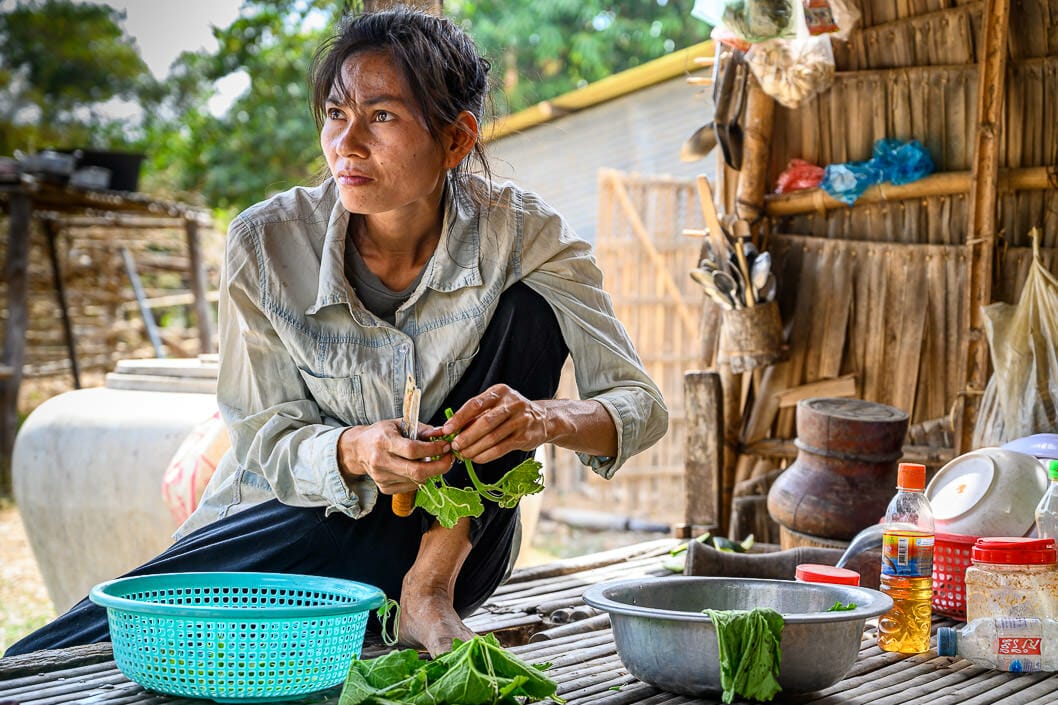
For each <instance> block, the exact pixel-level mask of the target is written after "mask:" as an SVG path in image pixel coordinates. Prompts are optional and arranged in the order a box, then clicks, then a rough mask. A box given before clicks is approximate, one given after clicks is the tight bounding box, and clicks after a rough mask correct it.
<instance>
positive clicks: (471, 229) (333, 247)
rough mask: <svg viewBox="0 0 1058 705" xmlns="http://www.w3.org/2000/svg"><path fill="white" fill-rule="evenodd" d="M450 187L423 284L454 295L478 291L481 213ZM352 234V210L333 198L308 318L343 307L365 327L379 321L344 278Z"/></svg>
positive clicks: (330, 185) (331, 185)
mask: <svg viewBox="0 0 1058 705" xmlns="http://www.w3.org/2000/svg"><path fill="white" fill-rule="evenodd" d="M328 191H329V193H331V194H332V195H336V194H334V182H333V180H330V181H329V182H328ZM453 191H454V190H453V189H452V188H451V184H449V185H448V187H447V188H445V213H444V222H443V225H442V228H441V239H440V240H439V241H438V243H437V248H436V249H435V250H434V253H433V256H432V257H430V260H429V261H428V262H427V263H426V271H425V272H423V277H422V282H423V285H424V286H428V287H430V288H431V289H434V290H435V291H444V292H452V291H457V290H459V289H462V288H464V287H468V286H480V285H481V283H482V278H481V261H480V259H481V258H480V254H481V249H480V240H479V237H480V236H479V232H478V209H477V207H476V206H475V204H474V203H473V202H472V201H471V200H470V199H469V198H467V197H465V196H462V197H461V196H460V195H459V194H457V193H454V192H453ZM348 229H349V211H347V210H345V207H344V206H343V205H342V201H341V199H340V198H337V197H336V198H335V200H334V207H333V208H331V215H330V219H329V220H328V222H327V234H326V236H325V237H324V240H323V250H322V252H321V253H320V281H319V285H318V286H317V289H316V301H315V303H313V304H312V306H310V307H309V308H308V310H306V311H305V313H306V315H313V314H316V313H319V311H320V309H322V308H324V307H325V306H333V305H335V304H345V305H346V306H348V307H349V313H350V314H352V316H353V318H355V319H356V321H357V322H358V323H360V324H361V325H377V321H375V319H374V318H373V317H372V316H371V314H370V313H369V312H368V311H367V310H366V309H365V308H364V307H363V304H361V303H360V302H359V300H358V299H357V298H356V297H355V296H353V295H352V287H350V285H349V281H348V280H347V279H346V277H345V243H346V233H347V232H348ZM422 289H423V286H420V287H419V288H418V289H417V290H416V291H415V292H413V293H412V295H411V297H410V298H409V300H408V302H407V303H405V304H404V305H405V306H407V305H409V304H411V303H413V302H414V301H415V299H417V298H418V297H419V296H420V295H421V291H422Z"/></svg>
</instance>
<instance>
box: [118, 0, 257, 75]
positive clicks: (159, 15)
mask: <svg viewBox="0 0 1058 705" xmlns="http://www.w3.org/2000/svg"><path fill="white" fill-rule="evenodd" d="M99 4H102V5H109V6H111V7H113V8H115V9H118V10H123V11H125V12H126V14H127V17H126V19H125V30H126V31H127V32H128V33H129V35H130V36H132V37H133V38H135V40H136V45H137V46H138V47H139V49H140V55H141V56H143V60H144V61H145V62H146V63H147V66H148V67H149V68H150V69H151V72H152V73H153V74H154V75H155V76H156V77H158V78H164V77H165V75H166V74H167V73H168V72H169V65H170V64H171V63H172V62H173V61H174V60H175V59H176V57H177V56H178V55H179V54H180V52H182V51H194V50H197V49H210V50H213V49H216V48H217V42H216V41H215V40H214V39H213V32H212V30H211V27H212V26H217V27H227V26H228V25H230V24H231V23H232V21H233V20H234V19H235V18H236V17H237V16H238V14H239V6H240V5H241V4H242V0H177V1H175V2H173V1H170V0H115V1H114V2H105V3H99Z"/></svg>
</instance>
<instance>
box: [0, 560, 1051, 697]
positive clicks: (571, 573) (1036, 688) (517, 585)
mask: <svg viewBox="0 0 1058 705" xmlns="http://www.w3.org/2000/svg"><path fill="white" fill-rule="evenodd" d="M676 543H677V542H676V541H675V540H672V539H659V540H656V541H651V542H648V543H643V544H636V545H633V546H629V547H626V548H622V549H615V550H613V551H607V552H604V553H598V554H592V555H588V556H583V557H578V558H573V559H566V560H562V561H557V562H555V563H551V564H548V565H544V566H537V567H532V568H527V569H521V570H518V571H515V573H514V575H512V577H511V580H510V581H508V582H507V583H506V584H505V585H504V586H502V587H501V588H500V589H499V590H498V591H497V592H496V594H495V595H494V596H493V597H492V598H491V599H490V600H489V601H488V602H486V603H485V605H484V606H482V608H481V609H480V610H479V611H478V612H477V613H476V614H475V615H474V616H472V617H471V618H470V619H469V620H468V624H469V625H470V626H471V627H472V628H473V629H474V630H475V631H478V632H488V631H492V632H494V633H496V634H497V637H498V638H500V640H501V641H503V642H504V643H505V644H506V645H508V646H509V647H510V648H511V650H512V651H513V652H514V653H516V654H518V655H519V656H520V657H521V658H523V659H525V660H526V661H528V662H530V663H542V662H549V663H551V664H552V665H551V668H550V670H549V671H548V674H549V675H550V676H551V677H552V678H553V679H555V680H556V681H557V682H558V683H559V688H558V694H559V695H560V696H561V697H563V698H565V699H566V700H567V701H568V702H569V703H570V705H581V704H584V705H587V704H588V703H591V704H592V705H695V704H701V705H719V703H720V702H721V700H720V698H719V695H718V696H717V697H716V698H714V699H693V698H687V697H684V696H679V695H673V694H671V693H666V692H664V691H662V690H659V689H657V688H654V687H653V686H650V685H647V684H645V683H643V682H641V681H639V680H637V679H636V678H634V677H633V676H631V675H629V674H628V672H627V671H626V670H625V669H624V666H623V665H622V664H621V660H620V658H619V657H618V655H617V650H616V647H615V646H614V641H613V635H612V634H611V632H610V628H609V618H608V617H607V616H606V615H605V614H595V613H593V612H592V611H591V610H590V609H589V608H587V607H586V606H584V604H583V602H582V601H581V600H580V595H581V593H582V592H583V590H584V589H585V588H586V587H587V586H588V585H591V584H594V583H597V582H600V581H605V580H615V579H621V578H630V577H636V576H645V575H658V576H661V575H665V574H667V571H666V570H665V568H664V567H663V566H662V560H663V558H664V557H665V556H667V555H668V550H669V548H671V547H672V546H674V545H676ZM953 624H954V622H951V621H950V620H943V619H937V620H935V621H934V627H937V626H945V625H949V626H950V625H953ZM384 650H385V647H383V646H382V645H381V644H380V643H379V642H378V641H377V639H369V641H368V643H367V644H365V647H364V657H365V658H369V657H372V656H377V655H379V654H381V653H383V652H384ZM935 653H936V652H935V649H934V650H932V651H930V652H928V653H925V654H920V655H917V656H903V655H900V654H892V653H886V652H883V651H881V650H880V649H879V648H878V646H877V644H876V640H875V632H874V626H873V624H871V622H868V625H867V629H866V630H865V631H864V635H863V642H862V646H861V648H860V657H859V660H858V661H857V662H856V664H855V665H854V666H853V668H852V670H851V671H850V672H849V673H848V675H847V676H846V677H845V679H844V680H842V681H841V682H840V683H838V684H836V685H834V686H832V687H830V688H827V689H826V690H822V691H819V692H816V693H810V694H806V695H797V696H794V695H786V696H784V695H783V694H782V693H780V694H779V696H777V697H776V699H775V701H774V702H776V703H796V704H797V705H859V704H860V703H864V704H865V703H871V704H872V705H926V703H929V704H930V705H955V704H956V703H968V704H969V705H1036V704H1040V705H1042V704H1043V703H1052V702H1055V701H1056V700H1058V675H1054V674H1050V673H1030V674H1018V675H1015V674H1010V673H1005V672H1001V671H994V670H989V669H985V668H981V667H978V666H974V665H972V664H971V663H969V662H968V661H964V660H960V659H955V658H947V657H941V656H936V655H935ZM339 693H340V688H334V689H332V690H330V691H326V692H324V693H321V694H318V695H316V696H313V697H311V698H302V699H299V700H291V701H289V702H292V703H303V704H305V705H307V704H309V703H318V704H320V705H337V703H338V695H339ZM7 702H13V703H18V704H19V705H65V704H67V703H86V704H87V703H92V704H93V705H166V704H173V705H175V704H178V703H184V704H187V705H190V704H192V703H201V702H207V701H202V700H193V699H188V698H176V697H170V696H165V695H159V694H157V693H150V692H147V691H145V690H143V688H141V687H140V686H138V685H136V684H135V683H132V682H130V681H129V680H128V679H127V678H125V676H123V675H122V674H121V672H120V671H118V669H117V666H116V665H115V664H114V661H113V659H112V652H111V649H110V645H109V644H95V645H92V646H86V647H74V648H70V649H61V650H57V651H43V652H38V653H36V654H29V655H27V656H23V657H14V658H7V659H0V703H7Z"/></svg>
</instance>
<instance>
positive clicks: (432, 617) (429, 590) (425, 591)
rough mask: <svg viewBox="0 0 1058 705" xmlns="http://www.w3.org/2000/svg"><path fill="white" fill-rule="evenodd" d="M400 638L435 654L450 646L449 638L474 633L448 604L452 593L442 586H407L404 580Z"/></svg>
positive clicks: (401, 640)
mask: <svg viewBox="0 0 1058 705" xmlns="http://www.w3.org/2000/svg"><path fill="white" fill-rule="evenodd" d="M397 636H398V638H399V640H400V642H401V643H402V644H404V645H406V646H411V647H413V648H416V649H425V650H426V651H429V652H430V656H431V657H437V656H439V655H441V654H443V653H445V652H447V651H450V650H451V649H452V640H453V639H462V640H464V641H465V640H467V639H470V638H471V637H473V636H474V632H472V631H471V630H470V629H469V628H468V627H467V625H465V624H463V620H462V619H460V618H459V615H458V614H457V613H456V611H455V608H454V607H453V606H452V596H451V595H450V594H449V593H448V591H447V590H445V589H444V588H439V587H421V588H419V587H411V586H409V585H408V581H407V580H405V583H404V589H403V590H402V592H401V597H400V631H399V633H398V635H397Z"/></svg>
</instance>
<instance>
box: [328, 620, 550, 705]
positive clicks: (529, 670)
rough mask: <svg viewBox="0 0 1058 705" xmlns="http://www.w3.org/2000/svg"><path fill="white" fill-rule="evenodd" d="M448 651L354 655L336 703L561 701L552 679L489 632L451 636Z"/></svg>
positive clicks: (511, 704)
mask: <svg viewBox="0 0 1058 705" xmlns="http://www.w3.org/2000/svg"><path fill="white" fill-rule="evenodd" d="M453 644H454V645H453V647H452V650H451V651H449V652H448V653H446V654H443V655H441V656H439V657H438V658H436V659H435V660H433V661H422V660H420V659H419V655H418V652H416V651H415V650H414V649H405V650H403V651H393V652H390V653H389V654H386V655H385V656H381V657H379V658H375V659H369V660H366V661H361V660H359V659H357V660H354V661H353V663H352V665H351V666H350V668H349V675H348V677H347V679H346V681H345V687H344V688H343V689H342V694H341V697H340V698H339V700H338V705H361V703H363V704H364V705H402V704H403V705H442V704H445V703H459V705H494V704H499V705H517V703H518V702H519V701H518V700H515V698H525V699H526V700H525V702H536V701H540V700H547V699H550V700H553V701H554V702H556V703H559V704H560V705H561V703H564V702H565V701H564V700H563V699H562V698H560V697H558V696H557V695H555V691H556V689H557V687H558V686H557V684H556V683H555V682H554V681H553V680H551V679H550V678H548V677H547V676H545V675H544V674H543V673H541V671H540V669H539V667H536V666H531V665H529V664H527V663H525V662H524V661H522V660H521V659H519V658H518V657H517V656H515V655H514V654H512V653H510V652H508V651H507V650H505V649H504V648H503V647H502V646H500V644H499V642H498V641H496V637H494V636H493V635H491V634H487V635H485V636H480V635H479V636H475V637H473V638H472V639H469V640H467V641H460V640H459V639H456V640H455V641H454V642H453Z"/></svg>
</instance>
